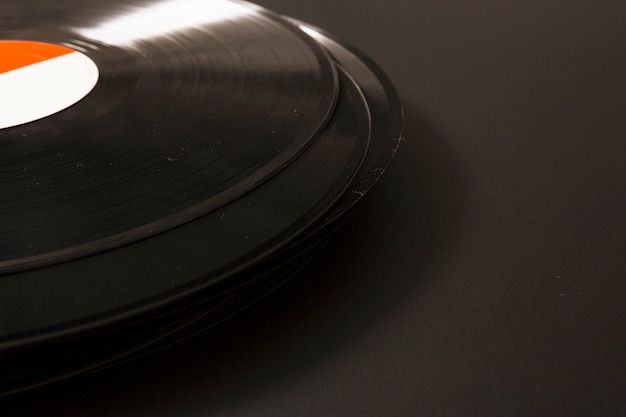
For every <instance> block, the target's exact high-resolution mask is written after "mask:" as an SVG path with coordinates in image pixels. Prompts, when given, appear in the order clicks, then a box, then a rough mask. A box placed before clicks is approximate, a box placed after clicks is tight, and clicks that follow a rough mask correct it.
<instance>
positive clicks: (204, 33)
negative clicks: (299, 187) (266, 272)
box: [0, 0, 336, 274]
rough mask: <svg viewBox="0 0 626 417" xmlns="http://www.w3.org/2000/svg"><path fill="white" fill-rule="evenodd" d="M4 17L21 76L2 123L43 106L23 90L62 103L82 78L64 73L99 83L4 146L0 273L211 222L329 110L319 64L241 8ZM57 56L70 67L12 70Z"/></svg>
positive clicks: (285, 33)
mask: <svg viewBox="0 0 626 417" xmlns="http://www.w3.org/2000/svg"><path fill="white" fill-rule="evenodd" d="M140 6H141V7H140ZM192 6H193V7H192ZM0 16H2V21H3V22H9V24H8V25H3V28H2V29H0V40H2V41H1V42H0V53H3V54H4V55H5V57H4V58H5V59H4V60H3V61H9V60H14V61H18V62H17V63H16V64H15V65H18V67H17V68H13V66H8V67H7V68H5V69H6V71H5V72H3V73H2V74H0V83H1V84H0V88H3V89H6V88H8V86H11V85H16V84H19V85H21V87H20V88H21V90H23V93H22V94H20V95H18V94H13V95H12V96H11V99H10V100H8V99H6V98H5V99H4V101H5V103H6V104H5V105H6V106H7V109H6V111H5V112H4V113H3V114H2V116H1V117H3V118H4V119H6V120H9V119H11V117H10V116H11V114H12V113H14V112H15V113H17V114H16V119H17V120H18V121H19V122H24V120H22V118H21V117H17V116H20V115H21V113H23V108H22V107H23V106H15V105H14V104H11V103H10V102H11V101H25V102H26V108H33V107H35V106H37V104H38V103H42V102H44V103H45V102H46V101H47V100H50V99H49V97H50V96H53V95H54V94H52V92H49V91H47V90H45V89H44V90H43V91H42V89H41V88H37V89H35V90H34V91H30V90H28V88H27V87H28V86H29V85H30V84H35V85H38V84H41V83H43V84H46V83H49V84H52V86H55V85H57V84H59V83H60V84H63V83H65V84H67V85H66V86H65V89H66V90H68V91H70V90H72V87H74V85H73V84H74V83H77V82H78V81H76V80H77V79H79V81H80V82H82V80H80V78H81V77H80V74H78V75H76V74H73V71H74V67H75V66H77V65H78V66H81V65H83V66H85V65H84V63H82V62H81V63H79V64H76V63H74V62H73V61H64V60H67V59H68V57H72V56H74V55H79V56H80V57H82V58H83V60H86V61H91V63H92V65H93V66H95V67H97V71H95V70H93V68H89V66H88V65H87V67H88V68H87V69H85V70H84V72H86V73H87V74H86V75H85V77H88V78H89V77H96V76H97V83H96V85H95V86H94V87H93V90H91V91H90V92H89V93H87V95H86V96H85V97H84V98H82V100H79V101H78V102H76V103H75V104H74V105H72V106H70V107H69V108H67V109H63V110H61V111H60V112H57V113H54V114H52V115H49V116H47V117H43V118H39V119H35V120H32V121H30V123H20V124H18V125H15V126H12V125H8V126H6V124H7V123H9V122H8V121H7V122H5V123H4V125H5V126H6V127H4V129H2V130H0V146H1V148H0V149H1V150H2V155H1V157H2V162H3V166H2V173H1V175H2V177H1V178H2V187H0V212H2V216H3V218H2V222H1V223H0V242H2V243H1V245H2V247H1V251H0V273H5V274H6V273H8V272H12V271H16V270H24V269H29V268H33V267H35V266H40V265H43V264H50V263H53V262H58V261H61V260H66V259H70V258H77V257H79V256H84V255H87V254H89V253H94V252H98V251H102V250H106V249H110V248H112V247H118V246H120V245H122V244H125V243H128V242H132V241H135V240H138V239H142V238H146V237H148V236H150V235H153V234H156V233H160V232H163V231H166V230H169V229H171V228H172V227H175V226H178V225H180V224H182V223H184V222H187V221H190V220H193V219H194V218H196V217H198V216H201V215H204V214H206V213H209V212H211V211H214V210H216V209H217V208H219V207H221V206H223V205H224V204H226V203H228V202H229V201H232V200H235V199H237V198H239V197H241V196H242V195H243V194H245V192H247V191H249V190H250V189H252V188H254V187H255V186H256V185H257V184H259V183H260V182H262V181H264V180H265V179H267V178H268V177H270V176H271V175H273V174H274V173H275V172H277V171H278V170H280V169H281V168H282V167H284V166H285V165H286V164H288V163H289V162H290V161H291V160H292V159H293V158H294V157H295V156H297V155H298V154H299V153H300V152H301V151H302V150H303V149H304V148H305V147H306V146H307V145H308V143H309V142H310V141H311V139H312V138H313V137H314V136H315V135H316V134H317V132H318V131H319V130H320V128H321V127H322V126H323V125H324V123H325V122H326V121H327V118H328V116H329V114H330V112H331V110H332V108H333V105H334V100H335V96H336V77H335V74H334V70H333V68H332V66H331V65H330V62H329V61H328V59H327V57H326V55H325V54H324V52H323V51H322V50H321V48H319V47H318V46H317V45H316V44H315V43H313V42H312V41H311V40H310V39H308V38H307V37H306V36H303V35H302V34H301V33H299V32H298V31H297V30H294V28H293V27H291V26H290V25H287V24H284V22H282V21H280V20H278V19H274V18H272V16H271V15H270V14H268V13H265V12H263V11H262V9H260V8H256V7H252V6H250V5H247V4H243V3H238V2H233V1H226V0H216V1H211V2H193V1H180V0H176V1H164V2H156V3H152V4H149V5H143V4H141V3H137V4H133V3H131V2H128V1H124V2H120V1H117V2H116V1H111V2H96V1H91V2H90V1H70V2H54V3H50V4H42V3H41V2H37V1H24V2H19V3H15V2H8V1H5V2H2V3H0ZM16 41H18V42H20V44H19V45H18V46H12V44H14V43H16ZM3 45H4V46H3ZM59 46H62V47H63V49H66V50H68V51H74V53H69V54H65V55H64V56H54V57H53V58H51V59H45V60H44V61H42V62H37V63H35V64H33V65H24V63H22V62H21V60H23V58H24V57H28V56H32V55H34V54H37V53H39V54H42V52H40V51H41V50H44V49H45V48H48V49H51V47H56V48H59ZM33 50H34V51H33ZM7 57H8V59H7ZM59 60H61V61H60V62H59ZM27 63H30V62H27ZM53 64H55V65H57V66H58V67H59V68H58V69H55V68H53V69H52V70H51V69H50V67H51V66H52V65H53ZM20 65H21V66H22V67H19V66H20ZM68 68H69V69H68ZM56 72H60V73H62V74H64V73H66V72H69V73H70V75H72V77H71V78H70V79H67V80H64V79H57V77H53V76H52V75H50V74H54V73H56ZM76 72H78V73H80V70H76ZM94 72H98V74H96V75H94V74H93V73H94ZM22 73H24V74H23V75H22ZM22 78H23V79H24V80H23V81H21V79H22ZM61 78H62V77H61ZM16 79H18V80H17V81H16ZM22 84H23V85H22ZM80 88H83V87H80ZM61 93H62V92H61ZM68 94H69V93H68ZM23 96H27V97H23ZM3 97H6V95H5V94H3ZM29 102H30V106H28V104H29ZM45 114H46V112H44V113H42V115H45ZM42 207H45V209H42Z"/></svg>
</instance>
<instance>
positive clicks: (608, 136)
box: [0, 0, 626, 417]
mask: <svg viewBox="0 0 626 417" xmlns="http://www.w3.org/2000/svg"><path fill="white" fill-rule="evenodd" d="M261 3H262V4H263V5H266V6H269V7H272V8H274V9H276V10H278V11H281V12H284V13H286V14H290V15H293V16H295V17H298V18H301V19H304V20H308V21H310V22H312V23H314V24H316V25H318V26H320V27H323V28H325V29H328V30H329V31H331V32H334V33H335V34H337V35H339V36H340V37H342V38H344V39H345V40H346V41H348V42H350V43H352V44H355V45H357V46H359V47H360V48H361V49H362V50H363V51H364V52H365V53H367V54H368V55H370V56H371V57H372V58H373V59H374V60H375V61H377V62H378V63H379V64H380V65H381V66H382V67H383V68H384V69H385V70H386V72H387V73H388V75H389V76H390V78H391V79H392V80H393V82H394V84H395V85H396V87H397V88H398V90H399V92H400V96H401V98H402V101H403V103H404V106H405V112H406V122H405V137H406V142H405V143H403V146H402V147H401V151H400V152H398V154H397V156H396V159H395V160H394V161H393V163H392V165H391V167H390V168H389V170H388V171H387V173H386V174H385V176H384V177H383V179H382V180H381V182H380V183H379V184H377V186H376V187H374V189H373V190H372V192H371V194H369V195H368V196H367V197H366V198H365V199H364V200H363V201H362V202H361V204H360V205H359V207H358V208H357V210H355V212H354V214H353V216H352V217H351V218H350V219H349V221H348V222H347V223H346V224H345V225H344V227H343V228H342V229H340V230H339V232H338V233H337V235H336V236H335V238H334V239H333V240H332V241H331V242H330V243H329V244H328V245H327V246H326V248H325V249H324V250H323V251H322V253H320V254H319V256H318V257H317V258H316V259H315V260H313V261H312V262H311V263H310V264H309V265H308V266H307V267H306V268H305V269H304V270H303V271H301V273H300V274H299V275H298V276H297V277H296V278H294V279H292V280H291V281H289V282H288V283H287V284H286V285H284V286H283V287H281V288H280V289H279V290H277V291H276V292H274V293H273V294H272V295H271V296H269V297H267V298H266V299H265V300H263V301H262V302H261V303H259V304H257V305H256V306H254V307H253V308H251V309H249V310H247V311H246V312H244V313H243V314H241V315H239V316H237V317H236V318H234V319H233V320H230V321H229V322H226V323H224V324H223V325H221V326H219V327H218V328H216V329H214V330H215V331H213V332H210V333H206V334H204V335H201V336H199V337H196V338H194V339H192V340H189V341H187V342H185V343H182V344H179V345H177V346H174V347H172V348H170V349H168V350H165V351H162V352H159V353H157V354H154V355H152V356H150V357H146V358H144V359H140V360H137V361H135V362H133V363H130V364H128V365H127V366H124V367H120V368H116V369H112V370H110V371H105V372H103V373H100V374H96V375H93V376H87V377H84V378H81V379H78V380H74V381H68V382H65V383H60V384H57V385H54V386H50V387H47V388H44V389H42V390H39V391H35V392H32V393H29V394H25V395H21V396H17V397H14V398H10V399H8V400H0V401H2V405H1V407H2V409H0V411H1V412H0V414H1V415H3V416H4V415H7V416H14V415H15V416H21V415H24V416H31V415H32V416H35V415H54V416H65V415H67V416H75V415H90V416H116V417H119V416H208V415H228V416H277V415H281V416H282V415H289V416H329V415H361V416H363V415H371V416H408V415H415V416H468V415H477V416H529V415H541V416H543V415H546V416H595V415H600V416H621V415H624V414H626V406H625V401H624V397H626V383H625V378H626V377H625V375H626V358H625V357H624V356H625V354H624V352H625V351H626V336H625V332H624V329H625V324H626V308H625V306H624V305H625V304H624V300H625V296H626V281H625V278H624V276H625V275H626V274H625V273H626V256H624V252H625V249H626V242H625V241H626V214H625V213H626V179H625V178H624V176H625V171H626V169H625V166H626V164H625V163H624V160H625V158H626V141H625V140H624V139H625V137H626V117H624V115H625V113H626V78H625V77H624V75H625V74H626V56H625V55H624V53H623V50H624V46H623V42H624V39H625V37H626V26H625V25H624V24H623V22H624V16H625V15H626V6H625V5H624V3H623V2H617V1H615V2H611V1H608V0H605V1H597V2H591V1H587V2H581V1H575V2H571V1H569V2H565V1H561V0H558V1H552V2H549V4H544V2H539V1H532V2H528V1H525V2H523V1H509V2H504V3H503V2H496V1H476V2H464V1H451V2H436V1H428V2H426V1H404V2H401V1H395V2H393V3H389V2H382V1H377V2H374V1H360V2H348V1H345V0H341V1H338V0H334V1H316V2H305V1H294V0H289V1H287V0H273V1H270V0H268V1H263V2H261Z"/></svg>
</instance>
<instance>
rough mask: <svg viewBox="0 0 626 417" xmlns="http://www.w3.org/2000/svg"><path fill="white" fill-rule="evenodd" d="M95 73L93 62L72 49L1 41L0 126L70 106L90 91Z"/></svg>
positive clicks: (34, 117) (46, 44)
mask: <svg viewBox="0 0 626 417" xmlns="http://www.w3.org/2000/svg"><path fill="white" fill-rule="evenodd" d="M98 76H99V73H98V67H97V66H96V64H95V63H94V62H93V61H92V60H91V59H90V58H89V57H87V56H86V55H85V54H83V53H81V52H78V51H76V50H74V49H71V48H67V47H65V46H61V45H55V44H50V43H43V42H32V41H22V40H0V129H2V128H7V127H12V126H17V125H20V124H24V123H29V122H32V121H35V120H38V119H41V118H44V117H47V116H50V115H52V114H55V113H57V112H59V111H61V110H64V109H66V108H68V107H70V106H72V105H73V104H75V103H77V102H78V101H80V100H81V99H82V98H84V97H85V96H86V95H87V94H89V92H90V91H91V90H92V89H93V87H94V86H95V85H96V83H97V81H98Z"/></svg>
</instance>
